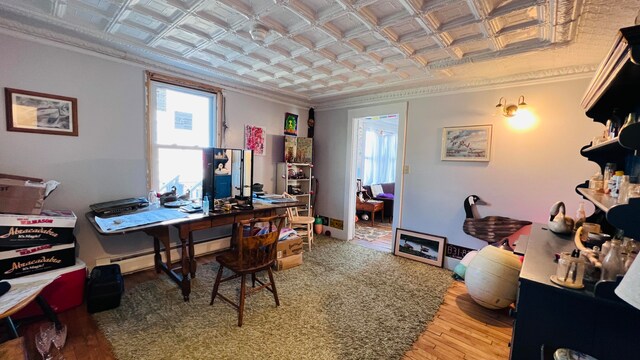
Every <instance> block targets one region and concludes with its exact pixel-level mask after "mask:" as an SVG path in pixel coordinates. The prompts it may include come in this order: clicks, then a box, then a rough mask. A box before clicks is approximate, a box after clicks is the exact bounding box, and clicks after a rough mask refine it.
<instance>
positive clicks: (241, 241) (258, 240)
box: [235, 215, 285, 269]
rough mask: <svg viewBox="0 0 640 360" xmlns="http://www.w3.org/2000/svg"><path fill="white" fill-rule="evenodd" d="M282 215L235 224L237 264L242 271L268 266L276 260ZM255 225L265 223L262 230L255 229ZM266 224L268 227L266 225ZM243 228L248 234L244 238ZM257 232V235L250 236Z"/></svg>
mask: <svg viewBox="0 0 640 360" xmlns="http://www.w3.org/2000/svg"><path fill="white" fill-rule="evenodd" d="M284 218H285V217H284V215H279V216H272V217H265V218H254V219H250V220H243V221H240V222H238V223H236V224H235V226H236V227H237V229H235V230H236V232H235V233H236V234H237V236H238V249H237V252H238V253H237V254H238V264H239V266H240V267H241V268H243V269H250V268H259V267H263V266H269V265H271V264H272V263H273V262H274V261H275V260H276V254H277V247H278V237H280V230H281V229H282V224H283V223H284ZM257 223H265V226H264V227H262V228H256V226H255V225H256V224H257ZM266 224H268V225H266ZM245 226H248V227H249V229H248V231H247V232H248V234H247V235H246V236H245V230H244V229H245ZM256 229H258V230H264V233H262V231H261V232H258V235H252V234H254V233H255V232H256Z"/></svg>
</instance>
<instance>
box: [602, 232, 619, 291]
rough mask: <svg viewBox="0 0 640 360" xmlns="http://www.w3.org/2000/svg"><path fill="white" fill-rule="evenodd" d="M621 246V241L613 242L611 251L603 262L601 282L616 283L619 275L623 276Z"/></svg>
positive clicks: (614, 240)
mask: <svg viewBox="0 0 640 360" xmlns="http://www.w3.org/2000/svg"><path fill="white" fill-rule="evenodd" d="M621 244H622V242H621V241H620V240H619V239H613V240H611V249H609V252H608V253H607V256H605V257H604V260H603V261H602V275H601V276H600V280H608V281H615V280H616V277H617V276H618V274H622V272H623V266H624V264H623V263H622V262H621V261H620V249H621Z"/></svg>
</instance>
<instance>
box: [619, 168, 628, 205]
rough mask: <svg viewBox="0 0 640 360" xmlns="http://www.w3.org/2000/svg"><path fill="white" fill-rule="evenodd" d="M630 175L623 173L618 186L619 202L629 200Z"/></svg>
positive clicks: (622, 202)
mask: <svg viewBox="0 0 640 360" xmlns="http://www.w3.org/2000/svg"><path fill="white" fill-rule="evenodd" d="M628 195H629V175H623V176H622V180H621V181H620V186H618V202H619V203H621V204H624V203H626V202H627V201H628V200H629V196H628Z"/></svg>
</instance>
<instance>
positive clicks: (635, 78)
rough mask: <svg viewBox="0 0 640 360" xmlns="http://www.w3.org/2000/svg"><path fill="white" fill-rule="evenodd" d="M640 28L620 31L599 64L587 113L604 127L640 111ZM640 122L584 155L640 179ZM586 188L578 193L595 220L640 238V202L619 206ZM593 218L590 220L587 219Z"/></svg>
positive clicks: (581, 187) (588, 95) (582, 186)
mask: <svg viewBox="0 0 640 360" xmlns="http://www.w3.org/2000/svg"><path fill="white" fill-rule="evenodd" d="M639 60H640V26H633V27H629V28H624V29H620V32H619V33H618V37H617V38H616V40H615V42H614V45H613V47H612V49H611V50H610V51H609V53H608V55H607V57H606V58H605V61H604V62H603V63H602V64H601V65H600V67H599V68H598V71H597V72H596V75H595V77H594V79H593V80H592V81H591V84H590V85H589V88H588V90H587V92H586V94H585V96H584V98H583V100H582V106H583V107H584V109H585V112H586V115H587V116H588V117H590V118H592V119H593V121H597V122H600V123H603V124H604V123H606V122H607V120H608V119H610V118H611V117H612V115H613V114H614V113H615V114H616V115H617V116H618V117H621V118H622V119H624V118H626V116H627V115H628V114H629V113H631V112H635V113H640V97H639V96H638V95H637V94H638V93H637V90H636V88H637V84H638V83H639V82H640V65H638V64H640V61H639ZM638 149H640V123H634V124H631V125H628V126H626V127H625V128H623V129H622V130H621V131H620V134H619V136H618V137H617V138H615V139H611V140H609V141H606V142H604V143H601V144H598V145H587V146H584V147H583V148H582V149H581V150H580V153H581V154H582V155H583V156H584V157H586V158H587V159H589V160H590V161H593V162H595V163H597V164H598V165H599V166H600V169H601V170H602V169H604V167H605V165H606V163H608V162H612V163H615V164H616V168H617V169H618V170H624V172H625V174H630V175H635V176H638V175H640V157H639V156H637V153H638ZM585 187H586V184H580V185H578V186H577V188H576V191H577V192H578V193H579V194H580V195H582V196H583V197H584V198H585V199H587V200H589V201H591V202H592V203H593V204H594V205H595V206H596V213H594V215H592V216H591V217H590V219H593V218H595V217H602V215H604V217H605V219H606V221H607V222H608V223H609V224H611V225H612V226H613V227H615V228H618V229H622V230H624V232H625V236H629V237H632V238H635V239H640V224H639V225H636V223H640V221H638V219H639V218H640V199H630V201H629V203H628V204H619V203H618V202H617V199H614V198H611V197H610V196H609V195H605V194H602V193H596V192H594V191H592V190H590V189H586V188H585ZM588 220H589V219H588Z"/></svg>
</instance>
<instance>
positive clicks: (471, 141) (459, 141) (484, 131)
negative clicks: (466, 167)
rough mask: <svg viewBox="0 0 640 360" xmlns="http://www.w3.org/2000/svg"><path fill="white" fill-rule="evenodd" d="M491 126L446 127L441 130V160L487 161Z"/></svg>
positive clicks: (489, 149) (489, 150) (489, 154)
mask: <svg viewBox="0 0 640 360" xmlns="http://www.w3.org/2000/svg"><path fill="white" fill-rule="evenodd" d="M491 128H492V126H491V125H477V126H456V127H446V128H444V129H443V130H442V153H441V157H440V158H441V159H442V160H450V161H489V158H490V157H491Z"/></svg>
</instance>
